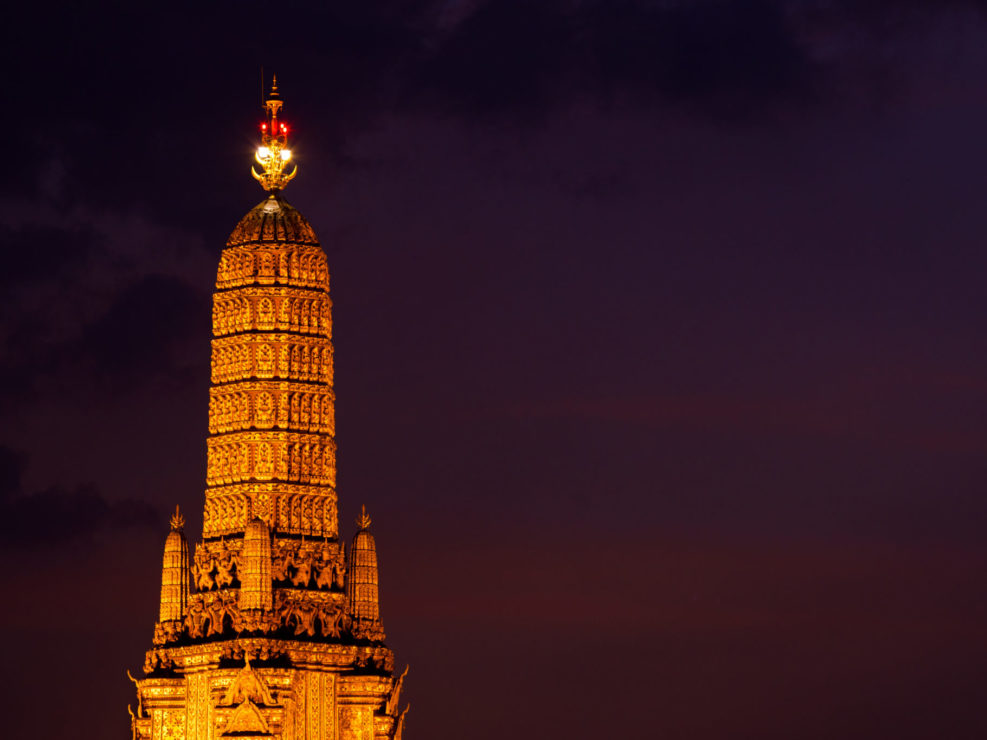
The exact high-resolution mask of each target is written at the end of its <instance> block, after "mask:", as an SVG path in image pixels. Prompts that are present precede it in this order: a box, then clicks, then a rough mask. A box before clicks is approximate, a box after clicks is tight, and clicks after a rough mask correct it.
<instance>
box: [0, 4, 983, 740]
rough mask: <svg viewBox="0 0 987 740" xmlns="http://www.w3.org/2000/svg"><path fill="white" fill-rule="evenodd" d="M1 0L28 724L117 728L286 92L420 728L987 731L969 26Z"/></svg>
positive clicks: (9, 618) (857, 14)
mask: <svg viewBox="0 0 987 740" xmlns="http://www.w3.org/2000/svg"><path fill="white" fill-rule="evenodd" d="M314 6H317V9H316V8H315V7H314ZM4 15H5V18H4V21H3V26H4V29H3V30H2V31H0V35H2V37H3V38H2V44H0V48H2V49H3V54H4V56H6V57H7V59H6V61H5V63H4V64H3V70H4V72H5V82H4V85H3V87H4V90H5V92H4V94H3V105H4V109H5V124H4V131H5V136H4V142H5V143H4V157H3V165H2V169H3V178H2V191H3V192H2V198H0V250H2V266H0V295H2V297H3V308H2V310H0V556H2V558H3V563H2V564H3V568H2V578H0V593H2V594H3V597H2V598H3V602H2V603H3V608H2V616H0V625H2V628H3V632H2V634H3V637H4V642H3V648H2V653H3V655H4V657H3V660H2V662H0V666H2V668H3V675H4V679H3V690H2V691H0V709H2V710H3V717H4V721H3V722H4V727H3V735H4V737H7V738H16V739H18V740H19V739H20V738H25V739H26V738H29V737H30V738H32V740H34V739H36V738H69V737H81V738H125V737H128V736H129V735H128V733H129V718H128V715H127V710H126V704H127V702H128V701H131V702H132V701H133V698H134V695H133V686H132V684H131V683H130V682H129V681H128V680H127V677H126V674H125V671H126V670H127V669H130V670H131V671H132V672H134V673H135V674H136V673H137V672H138V671H139V669H140V666H141V664H142V662H143V655H144V651H145V650H146V649H147V648H148V647H149V646H150V640H151V633H152V627H153V623H154V620H155V618H156V616H157V603H158V596H159V589H160V565H161V552H162V547H163V543H164V538H165V535H166V533H167V513H168V512H169V510H171V509H173V508H174V505H175V504H180V505H181V507H182V509H183V510H185V511H186V513H187V517H188V519H189V524H188V526H187V528H186V531H187V532H188V533H189V535H190V538H191V539H192V540H193V541H194V540H197V539H198V538H199V534H200V532H201V509H202V504H203V491H204V488H205V462H206V456H205V439H206V434H207V429H206V421H207V419H206V411H207V403H208V384H209V341H210V338H211V331H210V300H211V297H210V295H211V290H212V287H213V282H214V280H215V273H216V266H217V264H218V260H219V254H220V250H221V249H222V247H223V244H224V242H225V240H226V237H227V236H228V234H229V232H230V231H231V230H232V228H233V227H234V225H235V224H236V223H237V221H238V220H239V218H240V217H241V216H242V215H243V214H245V213H246V212H247V211H248V210H249V209H250V208H251V207H252V206H254V205H255V204H256V203H258V202H259V201H260V200H262V198H263V197H264V193H263V191H262V190H261V189H260V188H259V187H257V185H256V183H255V182H254V181H253V179H252V178H251V177H250V175H249V168H250V165H251V155H252V150H253V147H255V146H256V144H257V138H258V136H257V134H258V132H257V124H259V123H260V121H261V120H263V111H262V110H261V107H260V100H261V92H260V77H261V67H262V66H263V68H264V70H265V73H267V74H268V75H269V74H270V73H271V72H275V73H277V75H278V78H279V82H280V87H281V92H282V94H283V96H284V99H285V100H286V105H285V110H284V117H285V119H286V120H287V121H288V122H289V123H290V124H291V125H292V141H293V150H294V153H295V156H296V159H297V162H298V164H299V175H298V177H297V178H296V180H295V181H294V182H293V183H292V184H291V185H290V186H289V187H288V189H287V191H286V193H285V195H286V198H287V199H288V200H289V202H291V203H292V204H293V205H294V206H296V207H297V208H298V209H299V210H301V212H302V213H303V214H305V216H306V217H307V218H308V219H309V221H310V222H311V223H312V224H313V226H314V227H315V229H316V232H317V233H318V235H319V237H320V239H321V241H322V244H323V246H324V247H325V249H326V251H327V253H328V255H329V265H330V272H331V275H332V296H333V301H334V323H335V327H334V328H335V343H336V394H337V398H338V403H337V442H338V448H339V453H338V459H339V479H338V483H339V494H340V501H341V506H340V517H341V527H342V532H343V536H344V538H346V539H349V538H350V537H352V535H353V532H354V530H355V526H354V524H353V519H354V517H355V516H356V514H357V512H358V511H359V507H360V504H363V503H365V504H366V505H367V507H368V509H369V511H370V513H371V515H372V516H373V518H374V528H373V531H374V532H375V534H376V536H377V542H378V548H379V555H380V562H381V597H382V614H383V618H384V623H385V626H386V628H387V631H388V643H389V645H390V646H391V647H393V648H394V649H395V650H396V651H397V656H398V664H399V666H400V665H402V664H403V663H404V662H406V661H407V662H409V663H410V664H411V672H410V674H409V677H408V681H407V684H406V692H407V698H408V699H409V700H410V701H411V704H412V710H411V712H410V714H409V717H408V724H407V735H406V736H407V738H408V739H409V740H425V739H426V738H428V739H431V740H454V739H458V738H471V740H493V739H494V738H497V739H498V740H499V739H500V738H505V737H512V738H532V739H534V738H539V739H542V738H567V739H572V740H583V739H587V740H588V739H590V738H594V739H598V738H618V737H626V738H631V737H633V738H670V739H682V740H719V739H726V738H729V739H731V740H737V739H744V738H752V739H753V738H758V739H759V740H774V739H778V740H781V739H783V738H784V739H786V740H789V739H790V738H800V739H801V740H814V739H816V738H818V739H820V740H821V739H824V738H825V739H826V740H829V739H831V738H835V737H840V738H843V739H844V740H865V739H866V740H874V739H875V738H895V740H913V739H918V738H949V739H950V740H964V739H965V738H983V737H984V736H985V735H987V709H985V706H987V701H985V691H987V588H985V584H987V578H985V576H987V495H985V494H987V338H985V336H984V332H983V326H984V324H985V318H987V295H985V292H984V277H985V275H987V238H985V237H987V208H985V203H987V3H981V2H974V1H973V0H969V1H967V2H964V1H963V0H952V1H949V0H938V1H932V0H930V1H929V2H921V0H911V1H908V0H897V1H896V0H749V1H745V0H736V1H732V2H731V1H729V0H691V1H690V0H660V1H659V0H609V1H608V0H485V1H484V0H462V1H458V2H457V1H456V0H447V1H446V2H441V1H440V0H435V1H434V2H424V1H418V0H379V1H376V2H375V1H373V0H362V1H359V2H349V3H340V2H332V3H302V2H281V3H253V2H242V1H241V2H232V1H230V0H223V1H217V2H205V3H195V4H188V5H185V4H184V3H180V2H172V3H154V4H153V5H151V4H147V3H135V2H118V3H100V2H78V1H76V2H72V3H65V4H64V5H59V4H57V3H48V2H43V1H40V0H39V1H38V2H26V3H18V4H17V5H16V6H15V7H12V8H8V9H7V10H5V11H4Z"/></svg>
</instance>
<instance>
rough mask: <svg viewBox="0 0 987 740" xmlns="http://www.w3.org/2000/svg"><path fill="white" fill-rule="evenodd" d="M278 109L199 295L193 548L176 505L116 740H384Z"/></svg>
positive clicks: (316, 276)
mask: <svg viewBox="0 0 987 740" xmlns="http://www.w3.org/2000/svg"><path fill="white" fill-rule="evenodd" d="M281 107H282V101H281V100H280V98H279V96H278V93H277V86H276V84H275V86H274V88H273V90H272V92H271V97H270V100H269V101H268V103H267V111H268V116H267V121H266V123H265V124H264V127H263V144H262V146H261V147H259V148H258V151H257V157H256V159H257V162H258V164H260V165H261V168H262V171H261V172H256V171H254V173H253V174H254V177H255V178H256V179H257V180H258V181H259V182H260V183H261V185H262V186H263V187H264V188H265V189H266V190H268V191H270V195H269V196H268V197H267V198H266V199H265V200H264V201H263V202H261V203H260V204H258V205H257V206H256V207H254V208H252V209H251V210H250V211H249V212H248V213H247V215H246V216H244V217H243V219H241V221H240V223H239V224H237V226H236V228H234V230H233V233H232V234H231V235H230V238H229V240H228V241H227V243H226V248H225V249H224V250H223V254H222V257H221V258H220V264H219V270H218V274H217V277H216V292H215V294H214V296H213V342H212V388H211V390H210V395H209V439H208V441H207V460H208V462H207V474H206V484H207V488H206V492H205V509H204V515H203V532H202V540H201V542H198V543H197V544H196V546H195V549H194V553H193V554H191V556H190V550H189V544H188V541H187V539H186V536H185V534H184V526H185V522H184V519H183V517H182V515H181V514H180V513H179V512H178V510H177V509H176V512H175V515H174V516H173V517H172V519H171V532H170V533H169V534H168V536H167V538H166V540H165V550H164V561H163V565H162V571H161V604H160V610H159V619H158V622H157V623H156V624H155V626H154V634H153V642H152V647H151V649H150V650H148V652H147V654H146V657H145V661H144V677H143V678H140V679H133V680H134V684H135V685H136V689H137V701H136V707H131V708H130V712H131V730H132V738H133V740H214V739H215V740H218V739H220V738H241V739H248V740H249V739H251V738H276V739H281V740H289V739H290V740H337V739H338V740H383V739H384V738H388V739H389V740H400V739H401V736H402V733H403V729H404V722H405V716H406V714H407V711H408V710H407V707H405V709H404V710H403V711H402V710H400V708H399V701H400V693H401V686H402V684H403V681H404V676H405V675H406V673H407V669H405V672H404V673H402V674H401V675H400V676H395V674H394V654H393V652H392V651H391V650H390V649H389V648H388V647H387V646H386V645H385V643H384V638H385V635H384V627H383V623H382V622H381V617H380V605H379V601H378V571H377V552H376V544H375V542H374V538H373V535H371V534H370V531H369V527H370V517H369V516H367V513H366V510H364V511H363V512H362V513H361V516H360V518H359V519H358V520H357V527H358V529H357V532H356V535H355V537H354V538H353V540H352V543H351V546H350V547H349V548H348V551H347V548H346V547H345V546H344V543H343V542H342V541H341V539H340V536H339V522H338V515H337V496H336V442H335V409H334V407H335V396H334V394H333V346H332V301H331V300H330V298H329V270H328V266H327V264H326V255H325V252H324V251H323V250H322V248H321V246H319V242H318V239H317V238H316V236H315V232H314V231H313V230H312V227H311V226H310V225H309V223H308V222H307V221H306V220H305V218H304V217H303V216H302V215H301V214H300V213H299V212H298V211H297V210H295V209H294V208H292V207H291V206H290V205H288V203H287V202H286V201H285V200H284V198H283V197H282V196H281V190H282V189H283V188H284V186H285V185H286V184H287V182H288V181H289V180H290V179H291V178H293V177H294V175H295V173H296V172H297V168H294V169H291V170H290V172H289V171H288V166H289V164H290V163H291V151H290V149H288V148H287V128H286V127H285V126H284V124H283V122H281V121H279V119H278V115H279V113H280V111H281Z"/></svg>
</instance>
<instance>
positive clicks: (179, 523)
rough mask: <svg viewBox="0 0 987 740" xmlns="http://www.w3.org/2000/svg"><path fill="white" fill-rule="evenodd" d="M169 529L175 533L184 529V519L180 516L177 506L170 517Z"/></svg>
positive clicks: (176, 505)
mask: <svg viewBox="0 0 987 740" xmlns="http://www.w3.org/2000/svg"><path fill="white" fill-rule="evenodd" d="M170 523H171V528H172V530H173V531H175V532H181V531H182V529H184V528H185V517H184V516H182V512H181V511H180V510H179V508H178V504H175V513H174V514H172V515H171V522H170Z"/></svg>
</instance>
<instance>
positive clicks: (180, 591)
mask: <svg viewBox="0 0 987 740" xmlns="http://www.w3.org/2000/svg"><path fill="white" fill-rule="evenodd" d="M184 527H185V517H183V516H182V513H181V512H180V511H179V510H178V507H177V506H176V507H175V513H174V514H172V515H171V531H170V532H169V533H168V537H167V538H166V539H165V547H164V562H163V563H162V566H161V608H160V611H159V617H158V618H159V620H160V621H161V622H174V621H176V620H180V619H181V618H182V616H183V614H184V613H185V608H186V607H187V606H188V597H189V583H188V567H189V563H188V540H186V539H185V532H184V531H183V529H184Z"/></svg>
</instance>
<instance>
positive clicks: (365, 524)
mask: <svg viewBox="0 0 987 740" xmlns="http://www.w3.org/2000/svg"><path fill="white" fill-rule="evenodd" d="M370 521H371V520H370V515H369V514H367V507H366V505H363V506H361V507H360V516H358V517H357V518H356V526H358V527H359V528H360V529H361V530H363V529H369V528H370Z"/></svg>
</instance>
